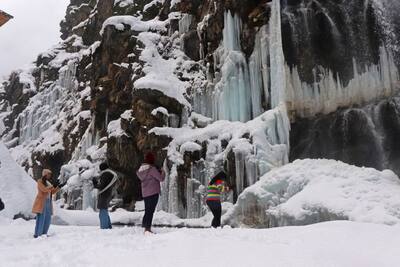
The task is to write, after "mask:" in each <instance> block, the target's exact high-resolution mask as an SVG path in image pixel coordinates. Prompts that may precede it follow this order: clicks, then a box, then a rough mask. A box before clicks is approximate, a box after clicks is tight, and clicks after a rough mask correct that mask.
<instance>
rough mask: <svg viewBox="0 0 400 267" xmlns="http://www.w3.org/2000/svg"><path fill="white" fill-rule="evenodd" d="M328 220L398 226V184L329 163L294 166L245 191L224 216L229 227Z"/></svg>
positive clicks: (384, 174)
mask: <svg viewBox="0 0 400 267" xmlns="http://www.w3.org/2000/svg"><path fill="white" fill-rule="evenodd" d="M330 220H351V221H358V222H371V223H382V224H388V225H394V224H398V223H400V180H399V178H398V177H397V176H396V175H395V174H394V173H393V172H392V171H389V170H384V171H377V170H375V169H372V168H360V167H356V166H352V165H348V164H345V163H342V162H339V161H334V160H322V159H321V160H311V159H306V160H296V161H295V162H293V163H291V164H288V165H286V166H283V167H281V168H277V169H275V170H273V171H271V172H269V173H267V174H266V175H264V176H263V177H262V178H261V179H260V181H259V182H257V183H256V184H254V185H253V186H251V187H249V188H247V189H246V190H245V191H244V192H243V193H242V194H241V195H240V196H239V199H238V202H237V204H236V205H235V206H234V208H233V209H232V211H231V212H230V214H229V216H228V221H230V223H232V224H234V225H246V226H258V227H276V226H288V225H306V224H312V223H317V222H321V221H330Z"/></svg>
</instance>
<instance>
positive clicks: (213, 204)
mask: <svg viewBox="0 0 400 267" xmlns="http://www.w3.org/2000/svg"><path fill="white" fill-rule="evenodd" d="M207 206H208V207H209V208H210V210H211V212H212V214H213V215H214V218H213V220H212V222H211V226H212V227H214V228H217V227H219V226H221V214H222V207H221V202H220V201H207Z"/></svg>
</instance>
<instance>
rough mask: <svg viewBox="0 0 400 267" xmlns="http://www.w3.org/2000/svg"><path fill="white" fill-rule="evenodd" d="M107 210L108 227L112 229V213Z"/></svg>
mask: <svg viewBox="0 0 400 267" xmlns="http://www.w3.org/2000/svg"><path fill="white" fill-rule="evenodd" d="M106 212H107V225H108V229H112V225H111V219H110V214H109V213H108V210H106Z"/></svg>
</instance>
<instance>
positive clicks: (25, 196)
mask: <svg viewBox="0 0 400 267" xmlns="http://www.w3.org/2000/svg"><path fill="white" fill-rule="evenodd" d="M0 161H1V163H0V164H1V165H0V198H1V199H2V200H3V202H4V204H5V208H4V210H2V211H0V217H1V216H3V217H7V218H14V216H15V215H24V216H27V217H29V216H30V215H31V209H32V204H33V200H34V198H35V193H36V183H35V182H34V180H33V179H32V178H31V177H29V175H28V174H26V173H25V171H24V170H23V169H22V168H21V167H20V166H19V165H18V164H17V163H16V162H15V160H14V159H13V158H12V157H11V155H10V153H9V152H8V150H7V148H6V147H5V146H4V144H3V143H1V142H0Z"/></svg>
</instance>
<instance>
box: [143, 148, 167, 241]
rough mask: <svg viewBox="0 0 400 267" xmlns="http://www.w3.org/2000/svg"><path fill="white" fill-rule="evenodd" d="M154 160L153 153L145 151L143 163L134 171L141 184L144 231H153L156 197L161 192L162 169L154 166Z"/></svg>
mask: <svg viewBox="0 0 400 267" xmlns="http://www.w3.org/2000/svg"><path fill="white" fill-rule="evenodd" d="M155 160H156V158H155V156H154V154H153V153H151V152H149V153H147V154H146V156H145V159H144V162H143V164H142V165H141V166H140V168H139V170H138V171H137V172H136V174H137V176H138V177H139V179H140V181H141V184H142V195H143V199H144V209H145V211H144V216H143V221H142V227H143V228H144V232H145V233H153V232H152V231H151V224H152V222H153V215H154V212H155V210H156V207H157V203H158V197H159V195H160V193H161V186H160V182H162V181H164V179H165V173H164V171H163V170H158V169H157V168H156V167H155V166H154V163H155Z"/></svg>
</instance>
